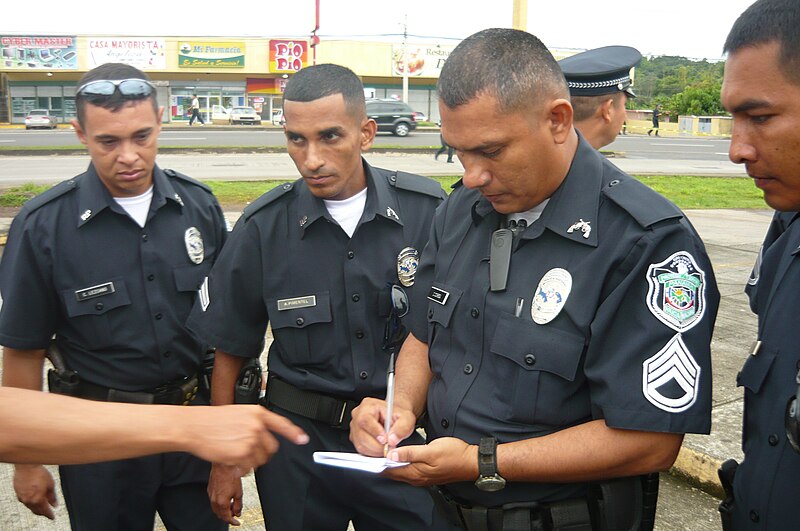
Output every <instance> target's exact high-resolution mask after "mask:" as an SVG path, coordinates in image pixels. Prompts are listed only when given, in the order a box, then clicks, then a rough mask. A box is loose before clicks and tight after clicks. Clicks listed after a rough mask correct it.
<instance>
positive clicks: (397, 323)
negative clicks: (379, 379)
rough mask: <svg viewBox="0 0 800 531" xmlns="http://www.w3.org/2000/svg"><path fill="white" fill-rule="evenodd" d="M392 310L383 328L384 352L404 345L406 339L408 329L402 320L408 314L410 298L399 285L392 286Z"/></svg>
mask: <svg viewBox="0 0 800 531" xmlns="http://www.w3.org/2000/svg"><path fill="white" fill-rule="evenodd" d="M391 295H392V309H391V311H390V312H389V317H387V319H386V325H385V326H384V328H383V347H382V348H383V350H384V351H386V352H389V351H391V350H393V349H396V348H397V347H399V346H400V345H402V344H403V341H405V339H406V335H408V333H407V332H406V327H405V326H403V321H402V318H403V317H404V316H405V315H406V314H407V313H408V296H407V295H406V292H405V291H403V288H401V287H400V286H398V285H397V284H392V285H391Z"/></svg>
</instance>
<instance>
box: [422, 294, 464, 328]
mask: <svg viewBox="0 0 800 531" xmlns="http://www.w3.org/2000/svg"><path fill="white" fill-rule="evenodd" d="M461 294H462V291H461V290H460V289H456V288H453V287H450V286H444V285H440V286H437V285H433V286H431V291H430V292H429V293H428V321H430V322H432V323H437V324H440V325H442V326H444V327H448V326H450V319H452V317H453V313H454V312H455V309H456V304H457V303H458V301H459V299H461Z"/></svg>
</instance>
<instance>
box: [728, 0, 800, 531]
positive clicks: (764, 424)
mask: <svg viewBox="0 0 800 531" xmlns="http://www.w3.org/2000/svg"><path fill="white" fill-rule="evenodd" d="M798 28H800V2H798V1H797V0H759V1H757V2H755V3H754V4H752V5H751V6H750V7H749V8H747V10H746V11H744V13H742V15H741V16H740V17H739V18H738V19H737V20H736V22H735V23H734V24H733V27H732V29H731V31H730V33H729V34H728V38H727V39H726V41H725V47H724V50H723V52H724V53H726V54H727V61H726V62H725V74H724V78H723V83H722V94H721V101H722V104H723V105H724V106H725V109H727V110H728V112H730V113H731V116H732V118H733V134H732V136H731V144H730V152H729V154H730V159H731V160H732V161H733V162H735V163H737V164H744V165H745V167H746V170H747V174H748V175H749V176H750V177H751V178H752V179H753V181H754V183H755V186H756V187H757V188H759V189H761V190H762V191H763V192H764V200H765V201H766V203H767V204H768V205H769V206H770V207H772V208H774V209H775V210H776V212H775V215H774V218H773V220H772V224H771V225H770V228H769V229H768V231H767V234H766V237H765V239H764V243H763V245H762V247H761V251H760V253H759V256H758V258H757V259H756V264H755V267H754V268H753V272H752V274H751V276H750V279H749V280H748V281H747V287H746V288H745V291H746V292H747V295H748V297H749V299H750V308H751V309H752V310H753V312H755V313H756V314H757V315H758V336H757V337H756V340H757V341H756V342H755V344H754V345H753V348H752V350H751V351H750V355H749V356H747V360H746V361H745V362H744V366H743V367H742V370H741V372H740V373H739V375H738V377H737V384H738V385H739V386H741V387H743V388H744V426H743V431H742V449H743V450H744V460H743V461H742V463H741V464H740V465H738V468H736V462H735V461H732V460H731V461H728V462H726V463H725V464H724V465H723V469H722V473H721V476H722V478H723V485H727V487H728V488H727V489H726V490H728V493H727V494H728V499H726V501H725V502H723V504H722V505H721V507H720V511H721V512H722V519H723V529H725V530H730V529H733V530H736V531H738V530H753V531H755V530H760V531H767V530H778V529H781V530H784V529H799V528H800V515H798V501H800V480H799V478H800V407H798V404H797V402H796V399H797V396H798V391H800V383H799V382H800V371H798V369H800V349H798V345H800V326H798V315H800V299H799V298H798V297H797V293H798V291H800V259H798V258H799V257H798V255H797V249H798V246H800V221H798V214H797V213H798V212H799V211H800V69H799V68H798V67H799V66H800V30H798ZM731 487H732V488H731Z"/></svg>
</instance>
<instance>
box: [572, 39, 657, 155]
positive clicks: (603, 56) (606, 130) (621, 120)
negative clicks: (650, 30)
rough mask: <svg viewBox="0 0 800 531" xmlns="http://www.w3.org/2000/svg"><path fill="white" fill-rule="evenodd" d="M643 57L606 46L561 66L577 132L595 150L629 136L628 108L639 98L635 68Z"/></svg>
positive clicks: (632, 51) (635, 50)
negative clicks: (623, 134) (633, 75)
mask: <svg viewBox="0 0 800 531" xmlns="http://www.w3.org/2000/svg"><path fill="white" fill-rule="evenodd" d="M641 60H642V54H641V53H639V50H637V49H636V48H631V47H629V46H605V47H603V48H596V49H594V50H588V51H586V52H582V53H579V54H576V55H573V56H570V57H567V58H566V59H562V60H561V61H559V62H558V64H559V66H560V67H561V71H562V72H564V77H565V78H566V79H567V86H568V87H569V94H570V99H571V101H572V108H573V110H574V113H575V114H574V117H573V120H574V124H575V128H576V129H578V131H580V132H581V134H582V135H583V136H584V138H586V141H587V142H589V144H591V146H592V147H593V148H595V149H600V148H601V147H603V146H606V145H608V144H610V143H611V142H613V141H614V138H616V136H617V135H618V134H619V132H620V128H622V130H623V132H625V118H626V115H625V105H626V103H627V102H628V99H629V98H635V97H636V94H635V93H634V92H633V88H632V87H631V76H630V72H631V68H633V67H634V66H636V65H637V64H639V62H640V61H641Z"/></svg>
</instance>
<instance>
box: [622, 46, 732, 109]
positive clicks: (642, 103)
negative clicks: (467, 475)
mask: <svg viewBox="0 0 800 531" xmlns="http://www.w3.org/2000/svg"><path fill="white" fill-rule="evenodd" d="M724 66H725V63H723V62H709V61H706V60H702V61H693V60H691V59H687V58H685V57H673V56H662V57H652V58H647V57H645V58H643V59H642V62H641V63H640V64H639V66H637V67H636V70H635V78H634V91H635V92H636V96H637V98H636V99H634V100H629V101H628V108H629V109H652V108H653V107H654V106H655V105H656V104H661V107H662V110H664V111H667V112H669V114H671V115H672V116H676V117H677V116H679V115H695V116H715V115H727V113H726V112H725V109H723V107H722V104H721V103H720V99H719V91H720V89H721V88H722V74H723V69H724Z"/></svg>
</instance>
